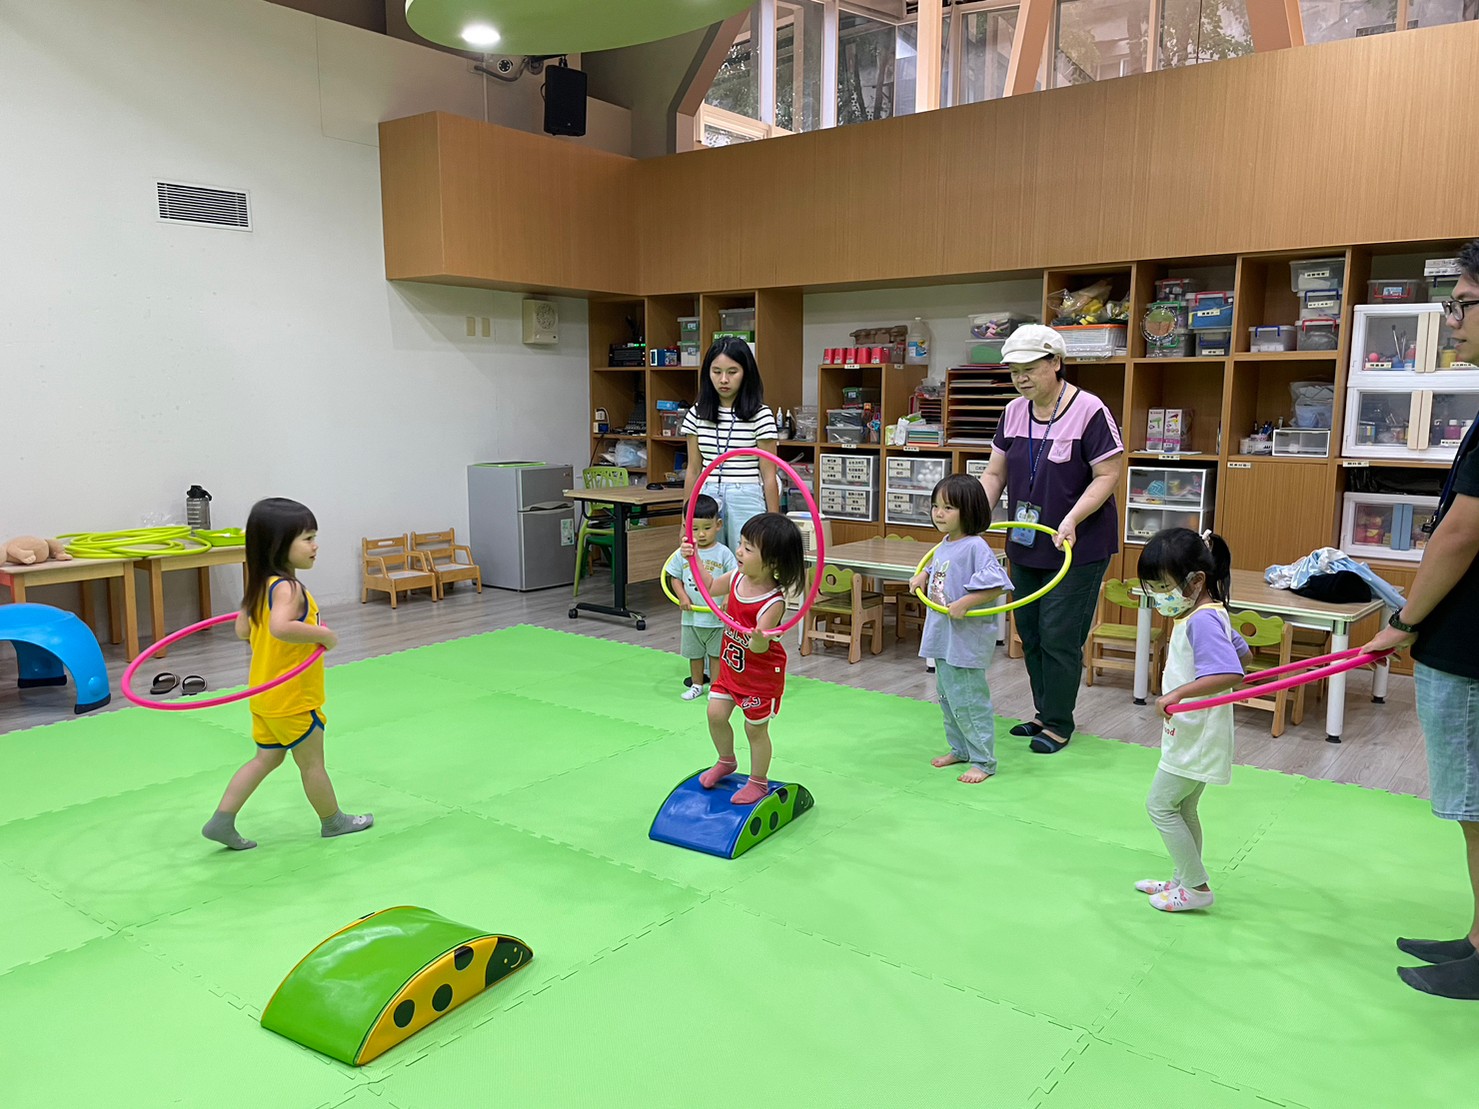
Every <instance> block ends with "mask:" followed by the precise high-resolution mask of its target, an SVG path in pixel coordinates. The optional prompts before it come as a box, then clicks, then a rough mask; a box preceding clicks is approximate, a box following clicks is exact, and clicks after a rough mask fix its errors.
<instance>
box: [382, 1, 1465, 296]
mask: <svg viewBox="0 0 1479 1109" xmlns="http://www.w3.org/2000/svg"><path fill="white" fill-rule="evenodd" d="M1476 57H1479V23H1462V24H1453V25H1450V26H1444V27H1435V28H1430V29H1424V30H1417V31H1405V32H1402V33H1400V34H1389V35H1377V36H1373V37H1370V38H1364V39H1358V40H1351V41H1347V42H1338V43H1331V44H1328V45H1323V46H1315V47H1305V48H1301V49H1291V50H1279V51H1274V52H1272V53H1268V54H1262V55H1254V56H1252V57H1248V58H1241V59H1237V60H1235V61H1227V62H1217V63H1213V64H1206V65H1199V66H1192V67H1190V68H1187V69H1180V70H1169V71H1165V72H1161V73H1153V74H1147V75H1144V76H1140V77H1128V78H1123V79H1120V80H1115V81H1105V82H1100V83H1097V84H1091V85H1082V86H1077V87H1074V88H1067V89H1059V90H1054V91H1052V92H1046V93H1037V94H1032V95H1027V96H1018V97H1011V98H1008V99H1006V100H999V101H994V102H991V103H987V104H977V105H971V106H969V107H962V108H952V109H950V110H948V111H943V112H930V113H924V114H922V115H917V116H906V117H904V118H901V119H894V120H884V121H881V122H878V123H872V124H863V125H854V126H848V127H839V128H836V129H833V130H828V131H819V132H812V133H810V134H805V135H796V136H791V137H787V138H780V139H772V140H769V141H766V142H757V143H746V144H742V145H739V146H732V147H725V148H722V149H717V150H704V151H697V152H693V153H688V154H679V155H674V156H671V157H667V158H658V159H652V160H649V161H644V162H634V161H632V160H630V159H622V158H617V157H614V156H611V155H605V154H601V153H598V152H594V151H590V150H586V149H583V148H579V147H574V146H571V145H568V144H564V143H560V142H558V141H556V140H554V139H548V138H544V137H542V136H536V135H527V134H523V133H521V132H516V131H510V130H507V129H504V128H499V127H496V126H493V125H489V124H482V123H476V122H472V121H468V120H462V119H457V118H455V117H450V116H444V115H433V116H419V117H413V118H411V119H407V120H399V121H395V122H393V123H387V124H383V125H382V128H381V158H382V177H383V179H384V182H385V213H386V216H385V224H386V263H387V264H386V273H387V276H388V277H391V278H419V279H423V280H440V281H464V282H470V283H476V284H488V285H501V286H507V287H517V288H544V287H549V288H552V289H565V290H571V291H580V290H595V291H605V292H619V293H633V292H640V293H644V294H654V295H655V294H665V293H678V292H693V291H701V290H724V289H763V288H773V287H778V286H788V287H794V286H803V287H810V288H815V287H818V286H828V285H856V284H861V283H865V282H873V283H898V284H905V283H908V282H911V281H930V280H935V279H939V278H942V277H943V278H951V277H957V276H958V277H966V276H977V275H986V274H992V273H1001V272H1011V271H1021V270H1032V269H1047V268H1051V267H1058V266H1077V265H1087V264H1094V263H1113V262H1121V261H1126V260H1130V259H1136V258H1176V257H1182V256H1205V255H1211V254H1224V253H1225V254H1233V253H1248V252H1258V251H1265V250H1267V251H1277V250H1302V249H1309V248H1323V247H1329V246H1344V245H1346V244H1350V243H1383V242H1401V241H1410V240H1437V239H1456V238H1464V237H1467V236H1471V235H1473V234H1474V232H1475V229H1476V223H1479V220H1476V216H1475V213H1474V209H1473V201H1472V197H1471V196H1470V195H1469V193H1470V191H1471V190H1470V189H1469V188H1467V186H1468V182H1469V179H1470V175H1471V174H1472V172H1473V170H1472V166H1471V160H1472V157H1473V155H1472V151H1470V150H1468V149H1466V148H1465V147H1464V145H1463V144H1462V142H1460V141H1457V140H1456V135H1457V134H1458V133H1461V132H1456V131H1455V127H1454V124H1453V123H1452V120H1453V118H1454V116H1453V113H1454V112H1455V111H1459V112H1460V113H1462V111H1463V105H1464V104H1465V103H1466V101H1467V98H1468V94H1467V92H1466V87H1467V86H1466V82H1467V81H1468V75H1470V74H1471V73H1472V72H1473V68H1474V67H1473V62H1474V59H1475V58H1476Z"/></svg>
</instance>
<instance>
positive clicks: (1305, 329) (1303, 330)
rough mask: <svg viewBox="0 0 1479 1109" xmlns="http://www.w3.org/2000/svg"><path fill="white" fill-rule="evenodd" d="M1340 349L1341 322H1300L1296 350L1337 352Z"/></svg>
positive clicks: (1296, 337) (1295, 341)
mask: <svg viewBox="0 0 1479 1109" xmlns="http://www.w3.org/2000/svg"><path fill="white" fill-rule="evenodd" d="M1339 347H1340V321H1339V320H1300V321H1299V324H1298V327H1297V329H1296V332H1295V339H1294V349H1295V350H1336V349H1338V348H1339Z"/></svg>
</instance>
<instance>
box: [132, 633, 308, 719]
mask: <svg viewBox="0 0 1479 1109" xmlns="http://www.w3.org/2000/svg"><path fill="white" fill-rule="evenodd" d="M235 619H236V613H234V612H228V613H225V614H224V615H221V616H212V617H211V618H210V619H209V620H202V621H201V622H200V623H198V624H191V625H190V626H189V627H188V628H183V629H181V630H180V631H177V632H174V633H173V634H171V635H167V636H165V637H164V638H163V639H161V640H160V641H159V642H158V643H156V644H154V645H153V646H152V647H150V648H149V650H148V653H147V654H140V655H139V657H138V658H136V659H134V660H133V661H132V662H131V663H129V664H128V668H127V669H125V670H124V671H123V681H122V682H121V683H120V684H121V685H122V686H123V695H124V696H125V697H127V698H128V699H129V700H130V701H132V702H133V703H134V704H136V705H138V706H139V707H140V708H146V709H157V710H159V711H161V712H186V711H188V710H190V709H208V708H214V707H215V706H216V705H229V704H231V703H232V702H233V701H241V700H244V699H245V698H247V697H255V696H256V695H257V694H258V693H265V692H267V690H269V689H276V688H277V687H278V686H280V685H282V683H283V682H287V681H292V679H294V678H296V677H297V676H298V675H299V674H301V673H303V671H305V670H307V669H308V668H309V667H310V666H312V665H313V664H314V663H315V662H317V661H318V660H319V659H320V658H322V657H323V653H324V649H323V648H322V647H317V648H315V649H314V650H313V652H312V653H311V654H310V655H309V656H308V657H307V658H305V659H304V660H303V661H302V662H300V663H299V664H298V665H297V666H295V667H293V668H292V669H291V670H289V671H288V672H287V673H286V674H281V675H279V676H278V677H276V678H273V679H272V680H271V681H270V682H263V683H262V684H261V685H257V686H253V687H252V688H251V689H243V690H240V691H239V692H236V693H227V694H224V695H222V696H220V697H208V698H207V699H206V700H204V701H197V700H194V699H193V698H192V699H191V700H189V701H151V700H149V699H147V698H145V697H140V696H139V695H138V694H137V693H135V692H134V691H133V685H132V682H133V680H134V674H135V673H136V672H137V671H138V669H139V667H140V666H143V665H144V663H145V662H146V661H148V659H149V656H150V655H152V654H153V653H154V652H155V651H156V650H158V649H159V648H160V647H168V646H170V644H172V643H177V642H179V641H180V640H181V639H184V638H185V637H186V636H187V635H194V634H195V633H196V632H198V631H203V630H204V629H206V628H210V627H214V626H215V625H217V624H224V623H226V622H227V621H228V620H232V621H234V620H235Z"/></svg>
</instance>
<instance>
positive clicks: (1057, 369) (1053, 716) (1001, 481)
mask: <svg viewBox="0 0 1479 1109" xmlns="http://www.w3.org/2000/svg"><path fill="white" fill-rule="evenodd" d="M1064 353H1065V351H1064V346H1063V336H1061V335H1059V334H1058V333H1057V332H1056V331H1054V330H1053V329H1052V328H1051V327H1044V326H1043V325H1041V324H1026V325H1024V326H1022V327H1019V328H1017V330H1016V331H1014V332H1012V334H1011V335H1010V336H1008V337H1007V340H1006V342H1004V343H1003V344H1002V361H1003V362H1005V363H1007V364H1008V365H1009V366H1011V368H1012V384H1013V385H1014V386H1016V389H1017V392H1019V393H1021V394H1022V395H1021V396H1020V397H1018V398H1017V399H1016V400H1013V401H1012V402H1011V403H1010V404H1008V405H1007V407H1006V411H1005V412H1003V413H1002V417H1001V422H1000V424H999V425H998V426H997V429H996V437H995V439H994V440H993V441H992V444H991V447H992V450H991V461H990V462H989V463H988V465H987V467H986V472H985V473H984V474H982V475H981V485H982V486H983V487H985V489H986V497H987V499H988V500H989V501H990V502H991V504H992V505H993V506H995V504H996V502H997V499H998V498H999V497H1000V496H1001V494H1002V491H1003V490H1005V491H1006V493H1007V507H1008V509H1009V512H1010V516H1011V518H1012V519H1013V520H1018V521H1022V522H1031V523H1038V524H1046V525H1048V526H1049V527H1052V528H1056V529H1057V531H1056V533H1055V534H1054V535H1052V536H1048V535H1046V534H1045V533H1043V532H1040V531H1034V530H1032V529H1030V528H1022V529H1019V530H1015V531H1012V532H1009V533H1008V538H1007V545H1006V555H1007V557H1008V558H1009V559H1010V560H1011V572H1012V584H1013V586H1014V588H1015V591H1016V593H1017V595H1018V596H1026V595H1027V594H1028V593H1032V592H1035V591H1036V590H1038V589H1040V588H1042V587H1043V586H1044V585H1046V584H1047V582H1048V579H1050V578H1051V577H1052V576H1053V575H1054V574H1055V573H1057V571H1058V568H1059V567H1060V566H1061V565H1062V563H1063V555H1062V547H1063V542H1064V540H1067V541H1068V542H1070V543H1072V544H1073V567H1072V569H1070V570H1069V571H1068V575H1067V576H1066V577H1065V578H1064V579H1063V581H1062V582H1061V583H1059V585H1058V586H1057V588H1055V589H1054V590H1053V591H1052V592H1050V593H1049V594H1047V596H1045V597H1043V599H1042V600H1040V601H1038V602H1037V603H1036V604H1031V605H1028V606H1027V607H1025V608H1019V609H1018V610H1017V634H1018V635H1020V636H1021V637H1022V649H1023V652H1024V653H1025V655H1026V659H1027V676H1028V679H1029V681H1030V682H1031V684H1032V703H1033V707H1034V709H1035V710H1036V711H1035V714H1034V717H1033V719H1031V720H1028V721H1025V722H1024V723H1022V724H1019V725H1017V726H1016V727H1015V728H1013V729H1012V734H1013V735H1016V736H1023V737H1030V738H1031V740H1032V749H1033V750H1034V751H1036V752H1038V753H1039V754H1044V755H1051V754H1055V753H1056V752H1058V751H1061V750H1063V748H1064V747H1065V746H1066V745H1067V744H1068V741H1069V740H1070V739H1072V738H1073V730H1074V721H1073V710H1074V706H1075V705H1076V704H1077V703H1078V688H1079V681H1080V678H1081V676H1082V671H1083V648H1084V640H1086V639H1087V638H1088V637H1089V628H1090V627H1091V626H1092V625H1093V622H1094V610H1095V609H1096V608H1097V607H1098V604H1099V586H1100V583H1101V582H1102V581H1103V580H1104V571H1105V569H1106V568H1107V567H1108V565H1109V559H1110V557H1111V556H1112V555H1114V554H1115V553H1116V552H1118V550H1119V513H1118V512H1117V510H1116V508H1115V503H1114V489H1115V486H1116V485H1117V484H1118V483H1119V479H1120V470H1121V468H1122V466H1123V464H1124V453H1125V446H1124V443H1123V442H1121V440H1120V433H1119V429H1118V428H1117V427H1116V426H1115V422H1114V416H1113V414H1112V413H1111V412H1110V411H1109V409H1108V408H1106V407H1105V405H1104V402H1103V401H1101V400H1100V399H1099V398H1098V397H1096V396H1094V395H1093V394H1092V393H1086V392H1084V391H1083V390H1082V389H1080V388H1078V387H1077V386H1076V385H1071V384H1069V383H1068V382H1066V381H1064V380H1063V356H1064Z"/></svg>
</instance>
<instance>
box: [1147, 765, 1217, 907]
mask: <svg viewBox="0 0 1479 1109" xmlns="http://www.w3.org/2000/svg"><path fill="white" fill-rule="evenodd" d="M1206 788H1207V783H1206V782H1198V781H1195V780H1194V779H1191V778H1183V777H1182V776H1181V775H1180V774H1172V773H1171V772H1170V771H1169V770H1161V769H1159V768H1157V769H1156V772H1155V781H1153V782H1151V783H1150V796H1149V797H1147V798H1146V799H1145V809H1146V811H1147V812H1149V813H1150V819H1151V821H1152V822H1153V823H1154V824H1155V826H1156V827H1157V828H1158V829H1159V830H1160V833H1161V839H1163V840H1165V841H1166V850H1167V851H1169V852H1170V853H1171V862H1172V863H1173V864H1174V865H1175V867H1176V870H1175V873H1174V874H1173V875H1172V878H1173V879H1175V880H1176V881H1177V882H1180V883H1181V884H1182V885H1183V886H1188V887H1191V888H1195V887H1197V886H1205V885H1209V884H1210V883H1209V882H1208V880H1207V868H1206V867H1205V866H1203V865H1202V821H1201V818H1200V817H1198V816H1197V802H1198V801H1199V800H1201V797H1202V791H1203V790H1204V789H1206Z"/></svg>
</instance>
